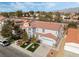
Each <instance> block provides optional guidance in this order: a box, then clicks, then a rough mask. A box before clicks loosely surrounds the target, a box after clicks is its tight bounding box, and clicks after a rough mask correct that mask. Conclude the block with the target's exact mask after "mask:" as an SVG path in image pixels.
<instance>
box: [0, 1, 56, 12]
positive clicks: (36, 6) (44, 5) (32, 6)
mask: <svg viewBox="0 0 79 59" xmlns="http://www.w3.org/2000/svg"><path fill="white" fill-rule="evenodd" d="M55 6H56V3H51V2H9V3H7V2H6V3H2V4H0V10H1V9H2V10H1V11H17V10H23V11H29V10H48V9H51V8H53V7H55Z"/></svg>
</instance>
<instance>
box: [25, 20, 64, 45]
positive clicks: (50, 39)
mask: <svg viewBox="0 0 79 59" xmlns="http://www.w3.org/2000/svg"><path fill="white" fill-rule="evenodd" d="M26 31H27V33H28V35H29V37H30V38H32V37H33V35H35V37H36V38H37V40H40V41H41V43H42V44H46V45H49V46H53V45H55V46H57V44H58V43H59V41H60V40H61V38H62V37H63V26H62V25H61V24H59V23H54V22H44V21H33V22H31V23H30V24H29V27H28V28H26Z"/></svg>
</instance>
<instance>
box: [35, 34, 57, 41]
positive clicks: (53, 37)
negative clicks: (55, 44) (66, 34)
mask: <svg viewBox="0 0 79 59" xmlns="http://www.w3.org/2000/svg"><path fill="white" fill-rule="evenodd" d="M36 34H38V35H42V36H44V37H48V38H51V39H54V40H55V41H57V37H56V36H54V35H53V34H51V33H47V34H42V33H36Z"/></svg>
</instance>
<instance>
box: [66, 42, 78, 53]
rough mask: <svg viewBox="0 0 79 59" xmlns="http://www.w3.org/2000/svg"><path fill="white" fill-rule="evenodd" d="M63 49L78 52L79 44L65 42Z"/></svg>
mask: <svg viewBox="0 0 79 59" xmlns="http://www.w3.org/2000/svg"><path fill="white" fill-rule="evenodd" d="M64 50H66V51H70V52H73V53H76V54H79V44H77V43H65V46H64Z"/></svg>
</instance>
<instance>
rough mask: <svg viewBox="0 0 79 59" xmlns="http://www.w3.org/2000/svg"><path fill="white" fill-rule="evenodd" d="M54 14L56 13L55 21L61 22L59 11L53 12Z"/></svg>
mask: <svg viewBox="0 0 79 59" xmlns="http://www.w3.org/2000/svg"><path fill="white" fill-rule="evenodd" d="M55 15H56V17H55V21H56V22H61V21H62V19H61V16H60V13H59V12H55Z"/></svg>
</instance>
